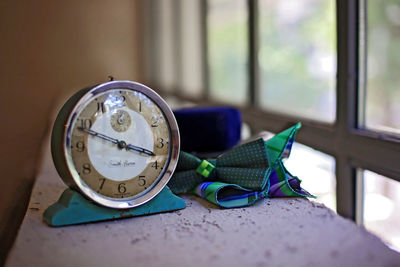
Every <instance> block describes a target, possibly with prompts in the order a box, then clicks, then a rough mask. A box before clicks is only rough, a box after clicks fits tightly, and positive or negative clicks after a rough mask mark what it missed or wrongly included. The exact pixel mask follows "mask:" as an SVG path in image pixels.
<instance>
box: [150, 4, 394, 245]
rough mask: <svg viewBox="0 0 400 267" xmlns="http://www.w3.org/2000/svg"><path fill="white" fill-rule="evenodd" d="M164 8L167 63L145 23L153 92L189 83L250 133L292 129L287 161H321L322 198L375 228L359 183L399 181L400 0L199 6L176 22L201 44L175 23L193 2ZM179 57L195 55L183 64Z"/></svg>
mask: <svg viewBox="0 0 400 267" xmlns="http://www.w3.org/2000/svg"><path fill="white" fill-rule="evenodd" d="M168 1H171V0H168ZM147 2H151V3H153V2H154V1H146V3H147ZM160 2H161V1H160ZM172 2H173V3H174V5H176V8H175V6H174V8H173V9H172V10H169V11H168V12H171V13H173V14H174V16H171V19H172V20H173V22H174V21H175V23H172V24H171V25H175V26H176V27H175V26H174V27H172V26H171V28H170V30H171V34H164V35H165V36H164V37H163V38H165V39H166V40H165V41H164V42H167V41H168V42H172V43H173V45H172V43H170V45H169V46H168V47H169V48H171V50H172V52H173V53H172V52H171V51H170V52H171V53H172V54H171V55H174V56H171V55H170V56H166V55H164V56H163V55H161V56H160V55H159V53H156V52H155V51H153V50H154V49H155V44H157V43H158V40H159V39H162V36H161V35H160V34H159V28H160V27H159V26H160V25H158V24H157V16H152V14H151V13H149V14H148V16H146V18H147V17H152V18H154V19H152V20H150V21H149V26H151V25H153V24H154V25H153V26H154V27H153V28H152V29H153V30H152V31H147V32H148V33H149V34H152V36H151V37H152V38H143V39H144V40H149V41H148V42H149V43H147V45H146V44H145V45H144V47H145V48H148V49H149V53H148V54H149V55H150V56H152V57H151V59H152V60H146V62H151V63H153V64H154V65H153V66H152V65H151V64H150V66H148V69H149V70H150V74H153V73H152V72H151V70H153V72H154V76H155V77H156V78H155V79H152V81H154V80H155V81H156V82H159V83H158V84H155V86H154V87H156V88H157V87H161V88H163V86H160V84H162V83H163V82H162V81H164V80H165V81H168V83H169V84H170V85H171V86H170V88H169V89H171V88H172V89H173V87H176V88H175V89H177V90H176V91H175V92H176V95H178V96H181V94H180V93H181V92H182V93H185V91H186V90H189V88H186V87H188V84H191V83H193V82H192V81H196V80H197V81H198V82H196V83H195V84H193V85H192V87H193V92H196V94H195V93H190V94H189V95H191V96H192V95H201V100H205V101H207V102H208V103H209V102H210V101H212V100H214V101H218V102H224V103H228V104H233V105H237V106H239V107H240V108H241V109H242V111H243V113H242V114H243V119H244V120H245V121H246V122H247V123H248V124H249V125H250V127H251V129H252V130H253V132H257V131H260V130H267V131H270V132H275V133H276V132H279V131H281V130H282V129H285V128H287V127H288V126H290V125H293V124H294V123H295V122H297V121H301V122H302V123H303V127H302V130H301V131H300V132H299V135H298V136H297V139H296V140H297V141H298V142H299V143H301V144H302V145H304V146H301V145H298V147H301V148H302V149H300V150H299V151H300V152H298V151H297V152H294V153H293V154H292V157H295V155H296V153H300V154H299V155H305V157H309V158H314V157H316V158H315V161H316V162H319V163H320V164H319V165H318V166H311V167H310V168H313V169H314V168H315V171H320V172H324V173H325V175H326V176H325V178H323V179H324V180H325V181H326V182H324V185H323V186H321V187H324V190H322V189H321V192H318V194H320V196H321V197H320V200H323V199H324V198H325V196H327V197H326V198H325V199H330V200H329V201H327V202H326V203H327V205H330V206H331V207H335V206H336V210H337V212H338V213H339V214H341V215H342V216H344V217H347V218H350V219H353V220H355V221H357V222H358V223H360V224H362V223H365V225H366V227H367V228H368V229H371V230H373V223H372V222H371V221H369V219H368V218H371V217H370V215H369V212H371V209H372V210H373V208H371V207H373V204H371V202H369V201H368V199H371V197H370V196H368V194H371V193H369V192H370V191H369V190H370V188H371V187H370V185H369V182H368V181H370V180H371V178H368V177H371V175H370V174H371V173H374V175H381V176H380V177H385V178H382V179H376V180H374V181H375V182H374V183H376V184H377V185H376V187H377V188H378V187H381V186H383V185H385V184H392V183H395V184H397V183H398V182H399V181H400V167H399V158H400V75H398V70H399V69H400V52H399V51H400V50H399V49H398V48H399V47H400V1H399V0H369V1H367V0H336V1H333V0H297V1H290V0H281V1H273V0H232V1H228V0H198V1H194V3H196V5H198V7H200V8H197V10H198V12H199V13H200V14H201V16H200V17H201V19H198V16H194V15H190V16H184V17H185V22H184V24H185V25H189V24H188V21H187V20H192V22H191V23H193V20H197V23H194V24H195V25H197V27H196V31H197V32H199V34H200V35H201V38H200V40H199V41H198V42H194V41H193V40H191V41H190V42H189V41H188V40H185V36H193V34H191V35H187V34H185V33H184V32H181V31H182V29H186V30H185V31H189V30H188V27H187V26H185V27H182V24H183V23H182V21H179V19H177V18H182V17H183V15H182V14H188V13H187V12H188V10H186V9H187V8H188V6H190V5H188V4H183V5H182V4H181V3H182V2H186V1H172ZM190 2H192V1H190ZM193 5H194V4H193ZM178 7H179V8H178ZM194 10H196V8H193V9H191V11H190V12H194ZM158 11H160V12H161V9H160V10H158ZM165 12H166V11H165ZM161 13H162V12H161ZM177 14H180V15H179V16H178V15H177ZM190 14H192V13H190ZM178 22H179V23H178ZM158 23H161V22H160V21H159V22H158ZM163 24H164V26H163V27H167V26H168V25H169V24H167V23H164V22H163ZM146 25H147V24H146ZM179 25H181V26H179ZM178 26H179V27H178ZM176 32H178V34H177V33H176ZM160 36H161V37H160ZM175 36H176V37H179V38H175ZM145 37H146V36H145ZM167 37H168V38H167ZM171 38H172V39H171ZM170 39H171V40H172V41H171V40H170ZM174 42H175V43H174ZM161 43H162V42H161ZM198 43H200V44H201V45H194V44H198ZM190 44H191V45H190ZM199 46H201V48H199ZM181 50H182V51H184V53H185V55H196V56H193V57H189V56H184V57H183V56H182V55H180V54H179V53H180V52H179V51H181ZM165 53H168V52H167V51H165ZM161 54H162V53H161ZM175 55H176V56H175ZM198 55H201V56H198ZM158 58H161V59H162V60H164V62H163V64H162V66H158V64H157V63H158V62H159V60H158ZM175 58H176V59H175ZM199 58H200V59H202V60H200V59H199ZM195 66H196V67H195ZM199 66H200V67H199ZM190 69H192V71H191V72H190V75H193V76H190V75H189V73H188V71H189V70H190ZM169 74H171V75H172V76H173V77H172V76H169ZM195 74H196V75H197V76H196V75H195ZM157 77H158V78H157ZM192 77H195V78H196V79H194V78H192ZM180 80H185V81H186V83H183V82H182V81H180ZM149 84H150V85H154V82H150V83H149ZM164 84H165V83H164ZM164 87H165V86H164ZM166 89H168V88H166ZM172 89H171V90H170V91H172ZM194 89H195V90H194ZM199 89H200V90H199ZM165 91H168V90H165ZM198 91H201V93H198ZM187 93H188V92H186V94H187ZM193 99H194V100H199V99H200V97H198V96H197V98H192V100H193ZM316 155H318V156H316ZM311 163H312V162H311ZM288 164H289V166H290V164H294V165H292V166H290V167H288V168H290V170H291V171H292V172H293V173H296V174H297V173H298V175H299V176H308V175H309V173H307V172H304V173H303V171H301V170H300V168H301V166H298V165H297V166H296V163H294V160H292V158H291V159H290V160H289V161H288ZM360 170H365V171H360ZM367 170H368V171H367ZM310 176H311V175H310ZM362 177H365V178H364V179H363V178H362ZM300 178H301V179H303V180H304V183H307V182H308V181H307V179H313V177H311V178H309V177H307V178H305V177H300ZM312 183H313V182H311V184H312ZM363 184H365V186H366V187H365V188H364V187H363ZM378 184H380V185H379V186H378ZM318 187H320V186H318ZM306 188H307V187H306ZM310 191H312V190H310ZM317 191H318V190H317ZM322 191H323V192H322ZM374 194H375V193H374ZM376 194H381V193H379V192H378V193H376ZM382 194H383V193H382ZM323 195H325V196H323ZM334 196H335V197H334ZM384 196H385V198H389V199H391V198H392V195H387V196H386V195H384ZM381 199H382V198H381ZM332 200H336V203H335V205H331V204H329V202H330V201H332ZM392 200H394V199H392ZM363 207H364V210H363ZM364 212H365V214H364ZM364 215H365V216H364ZM388 222H390V221H388ZM387 229H389V228H387ZM379 234H381V235H382V236H383V237H384V236H385V235H386V234H384V233H379ZM389 241H390V240H389ZM389 241H388V242H389ZM390 242H392V241H390ZM396 242H397V241H395V242H394V243H393V244H395V243H396Z"/></svg>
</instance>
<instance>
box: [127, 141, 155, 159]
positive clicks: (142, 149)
mask: <svg viewBox="0 0 400 267" xmlns="http://www.w3.org/2000/svg"><path fill="white" fill-rule="evenodd" d="M122 142H123V141H122ZM125 148H126V149H127V150H128V149H130V150H135V151H138V152H141V153H144V154H147V155H149V156H155V155H156V154H154V153H153V152H152V151H150V150H148V149H145V148H142V147H139V146H134V145H131V144H125Z"/></svg>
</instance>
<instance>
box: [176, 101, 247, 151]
mask: <svg viewBox="0 0 400 267" xmlns="http://www.w3.org/2000/svg"><path fill="white" fill-rule="evenodd" d="M174 114H175V118H176V120H177V122H178V127H179V131H180V136H181V150H182V151H186V152H200V153H202V152H215V151H224V150H227V149H229V148H231V147H233V146H235V145H236V144H237V143H238V142H239V141H240V134H241V125H242V119H241V114H240V111H239V110H238V109H236V108H233V107H202V108H198V107H196V108H185V109H180V110H175V111H174Z"/></svg>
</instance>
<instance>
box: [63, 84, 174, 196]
mask: <svg viewBox="0 0 400 267" xmlns="http://www.w3.org/2000/svg"><path fill="white" fill-rule="evenodd" d="M70 140H71V147H70V148H71V149H70V155H71V158H72V161H73V164H74V167H75V169H76V171H77V173H78V175H79V176H80V177H81V178H82V180H83V181H84V183H85V184H86V185H87V186H89V187H90V188H91V189H92V190H93V191H95V192H97V193H98V194H101V195H103V196H106V197H109V198H113V199H121V198H130V197H133V196H137V195H138V194H141V193H143V192H144V191H148V190H150V188H151V187H152V185H153V184H154V183H155V182H157V181H158V178H159V177H160V176H161V174H162V172H163V169H164V166H166V164H167V163H168V157H169V140H170V131H169V127H168V123H167V120H166V118H165V116H164V114H163V112H162V111H161V110H160V108H159V107H158V106H157V105H156V104H155V103H154V102H153V101H152V100H151V99H150V98H148V97H147V96H146V95H144V94H142V93H140V92H137V91H133V90H128V89H113V90H107V91H106V92H104V93H100V94H97V95H95V96H94V97H92V98H91V99H90V100H89V101H88V102H87V104H86V106H84V107H83V108H82V109H81V110H80V111H78V115H77V117H76V119H75V120H74V122H73V125H72V132H71V136H70Z"/></svg>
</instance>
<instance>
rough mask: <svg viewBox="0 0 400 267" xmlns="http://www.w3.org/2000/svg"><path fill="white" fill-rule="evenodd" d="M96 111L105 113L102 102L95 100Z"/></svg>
mask: <svg viewBox="0 0 400 267" xmlns="http://www.w3.org/2000/svg"><path fill="white" fill-rule="evenodd" d="M97 112H100V113H105V112H106V108H105V106H104V102H97Z"/></svg>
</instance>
